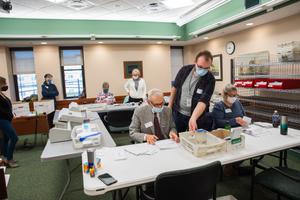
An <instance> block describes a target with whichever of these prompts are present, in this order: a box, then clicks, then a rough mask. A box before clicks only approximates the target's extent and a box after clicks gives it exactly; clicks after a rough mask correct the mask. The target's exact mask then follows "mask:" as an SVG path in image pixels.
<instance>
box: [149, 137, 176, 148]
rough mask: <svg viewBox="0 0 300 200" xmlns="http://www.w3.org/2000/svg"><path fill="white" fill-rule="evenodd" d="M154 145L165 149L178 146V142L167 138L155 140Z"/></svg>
mask: <svg viewBox="0 0 300 200" xmlns="http://www.w3.org/2000/svg"><path fill="white" fill-rule="evenodd" d="M155 146H157V147H158V148H159V149H160V150H165V149H174V148H178V147H179V144H178V143H176V142H175V141H174V140H171V139H167V140H159V141H156V142H155Z"/></svg>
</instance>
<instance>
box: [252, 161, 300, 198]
mask: <svg viewBox="0 0 300 200" xmlns="http://www.w3.org/2000/svg"><path fill="white" fill-rule="evenodd" d="M257 164H258V163H257V161H254V163H253V165H254V170H253V173H254V174H255V167H256V166H257ZM259 168H264V170H263V171H262V172H260V173H258V174H257V175H256V176H255V177H253V180H252V186H251V200H252V199H255V198H254V186H255V184H257V185H260V186H262V187H264V188H266V189H268V190H270V191H272V192H274V193H276V194H277V199H278V200H280V198H281V196H282V197H286V198H288V199H292V200H300V171H298V170H295V169H291V168H288V167H269V168H268V167H266V166H265V165H263V164H262V163H259Z"/></svg>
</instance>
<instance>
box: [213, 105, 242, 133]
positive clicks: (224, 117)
mask: <svg viewBox="0 0 300 200" xmlns="http://www.w3.org/2000/svg"><path fill="white" fill-rule="evenodd" d="M244 116H245V111H244V108H243V105H242V104H241V102H240V101H239V100H237V101H235V102H234V103H233V104H232V106H231V107H228V106H227V105H226V104H225V103H224V102H223V101H220V102H218V103H216V104H215V106H214V108H213V111H212V117H213V118H214V128H215V129H216V128H224V126H225V125H226V123H227V122H229V124H230V126H231V127H237V126H240V125H239V124H238V123H236V121H235V118H237V117H244Z"/></svg>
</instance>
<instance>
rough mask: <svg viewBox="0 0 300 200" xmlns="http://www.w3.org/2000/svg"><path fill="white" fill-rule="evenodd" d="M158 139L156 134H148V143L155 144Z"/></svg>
mask: <svg viewBox="0 0 300 200" xmlns="http://www.w3.org/2000/svg"><path fill="white" fill-rule="evenodd" d="M157 139H158V137H156V136H155V135H150V134H146V141H147V143H148V144H155V142H156V140H157Z"/></svg>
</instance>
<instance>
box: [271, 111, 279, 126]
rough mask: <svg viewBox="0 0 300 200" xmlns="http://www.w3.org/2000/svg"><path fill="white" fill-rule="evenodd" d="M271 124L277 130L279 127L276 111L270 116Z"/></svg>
mask: <svg viewBox="0 0 300 200" xmlns="http://www.w3.org/2000/svg"><path fill="white" fill-rule="evenodd" d="M272 124H273V127H274V128H277V127H278V126H279V125H280V116H279V114H278V111H277V110H275V111H274V113H273V115H272Z"/></svg>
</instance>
